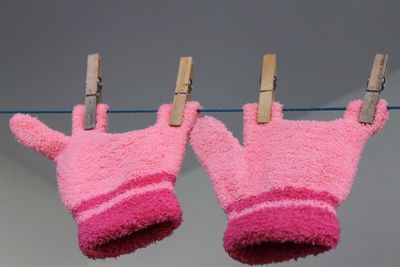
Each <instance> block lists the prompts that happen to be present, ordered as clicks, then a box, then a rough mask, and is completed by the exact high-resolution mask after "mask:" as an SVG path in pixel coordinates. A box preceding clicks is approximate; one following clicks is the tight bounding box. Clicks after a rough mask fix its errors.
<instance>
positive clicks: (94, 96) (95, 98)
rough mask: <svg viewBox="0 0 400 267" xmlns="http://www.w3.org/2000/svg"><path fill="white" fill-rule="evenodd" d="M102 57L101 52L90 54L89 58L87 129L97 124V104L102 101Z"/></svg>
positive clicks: (86, 102) (86, 97)
mask: <svg viewBox="0 0 400 267" xmlns="http://www.w3.org/2000/svg"><path fill="white" fill-rule="evenodd" d="M102 86H103V84H102V80H101V58H100V55H99V54H90V55H88V58H87V71H86V91H85V130H90V129H93V128H94V127H95V126H96V109H97V104H98V103H100V102H101V89H102Z"/></svg>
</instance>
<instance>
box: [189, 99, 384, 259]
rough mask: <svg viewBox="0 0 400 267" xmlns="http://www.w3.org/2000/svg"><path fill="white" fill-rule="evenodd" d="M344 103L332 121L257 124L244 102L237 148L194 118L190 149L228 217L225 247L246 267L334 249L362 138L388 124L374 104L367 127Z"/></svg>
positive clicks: (218, 128)
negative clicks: (342, 110)
mask: <svg viewBox="0 0 400 267" xmlns="http://www.w3.org/2000/svg"><path fill="white" fill-rule="evenodd" d="M361 105H362V101H361V100H355V101H352V102H351V103H349V105H348V106H347V109H346V111H345V113H344V117H343V118H341V119H336V120H332V121H305V120H298V121H294V120H293V121H291V120H285V119H283V113H282V105H281V104H279V103H276V102H275V103H274V104H273V108H272V120H271V122H270V123H267V124H257V122H256V118H257V104H246V105H244V107H243V109H244V135H243V139H244V140H243V143H244V144H243V146H241V145H240V144H239V141H238V140H237V139H236V138H234V137H233V135H232V133H231V132H229V131H228V130H227V129H226V127H225V126H224V125H223V124H222V123H221V122H220V121H218V120H216V119H214V118H212V117H207V116H206V117H204V118H201V119H199V120H198V122H197V123H196V125H195V126H194V128H193V130H192V133H191V145H192V147H193V149H194V151H195V153H196V155H197V157H198V159H199V161H200V163H201V164H202V166H203V167H204V168H205V170H206V171H207V173H208V174H209V176H210V178H211V180H212V183H213V185H214V188H215V191H216V194H217V197H218V199H219V202H220V204H221V206H222V207H223V209H224V212H225V214H226V215H227V217H228V226H227V229H226V231H225V234H224V247H225V250H226V251H227V252H228V253H229V255H230V256H231V257H232V258H234V259H236V260H238V261H240V262H242V263H247V264H251V265H253V264H265V263H275V262H282V261H286V260H290V259H297V258H299V257H305V256H307V255H310V254H313V255H317V254H318V253H321V252H324V251H326V250H329V249H331V248H334V247H335V246H336V245H337V243H338V241H339V236H340V225H339V221H338V219H337V217H336V208H337V207H338V206H339V205H340V203H341V202H342V201H343V200H344V199H345V198H346V196H347V195H348V194H349V192H350V189H351V186H352V184H353V181H354V177H355V175H356V171H357V167H358V163H359V160H360V156H361V153H362V150H363V147H364V145H365V144H366V142H367V140H368V138H369V137H370V136H371V135H373V134H375V133H377V132H378V131H379V130H381V129H382V128H383V126H384V124H385V122H386V121H387V120H388V115H389V113H388V111H387V107H386V106H387V103H386V101H384V100H380V102H379V104H378V106H377V110H376V115H375V120H374V122H373V124H372V125H367V124H361V123H359V122H358V117H359V114H360V110H361Z"/></svg>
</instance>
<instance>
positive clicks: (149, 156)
mask: <svg viewBox="0 0 400 267" xmlns="http://www.w3.org/2000/svg"><path fill="white" fill-rule="evenodd" d="M199 107H200V106H199V104H198V103H197V102H188V103H187V104H186V106H185V112H184V120H183V124H182V125H181V126H180V127H171V126H169V124H168V123H169V117H170V112H171V105H169V104H164V105H162V106H161V107H160V108H159V110H158V114H157V122H156V123H155V124H154V125H153V126H150V127H148V128H146V129H142V130H134V131H130V132H126V133H118V134H111V133H107V132H106V129H107V125H108V119H107V109H108V106H107V105H105V104H99V105H98V107H97V114H96V116H97V123H96V128H95V129H93V130H89V131H85V130H84V115H85V107H84V106H83V105H78V106H75V108H74V110H73V118H72V135H71V136H66V135H64V134H62V133H60V132H57V131H55V130H52V129H50V128H48V127H47V126H46V125H44V124H43V123H42V122H40V121H39V120H38V119H36V118H33V117H31V116H29V115H23V114H16V115H15V116H13V117H12V118H11V120H10V128H11V131H12V133H13V134H14V135H15V137H16V139H17V140H18V141H19V142H20V143H22V144H23V145H25V146H27V147H30V148H33V149H34V150H36V151H38V152H39V153H41V154H43V155H45V156H46V157H48V158H49V159H51V160H54V161H55V162H56V164H57V180H58V188H59V192H60V196H61V199H62V202H63V203H64V205H65V207H66V208H67V210H68V211H69V212H70V213H71V214H72V216H73V217H74V219H75V220H76V222H77V224H78V240H79V246H80V249H81V250H82V252H83V253H84V254H85V255H86V256H88V257H89V258H107V257H117V256H119V255H122V254H126V253H130V252H133V251H135V250H136V249H138V248H142V247H145V246H147V245H149V244H151V243H153V242H155V241H158V240H161V239H163V238H165V237H166V236H169V235H170V234H171V233H172V232H173V230H174V229H176V228H177V227H178V226H179V225H180V223H181V221H182V211H181V208H180V205H179V203H178V201H177V199H176V196H175V192H174V183H175V179H176V177H177V175H178V174H179V170H180V167H181V164H182V161H183V157H184V154H185V147H186V143H187V140H188V136H189V133H190V131H191V129H192V127H193V125H194V123H195V122H196V120H197V117H198V112H197V109H198V108H199Z"/></svg>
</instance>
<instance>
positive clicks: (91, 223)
mask: <svg viewBox="0 0 400 267" xmlns="http://www.w3.org/2000/svg"><path fill="white" fill-rule="evenodd" d="M155 176H156V177H155ZM137 180H140V181H141V185H140V187H139V189H138V188H137V186H138V184H136V183H130V185H129V184H128V185H124V186H123V187H124V189H123V190H122V191H121V190H119V191H118V190H116V192H115V193H117V194H118V195H115V196H101V197H98V198H97V200H96V201H93V200H91V201H90V202H86V203H83V205H81V208H83V209H84V210H83V211H75V214H74V216H75V217H76V219H77V221H78V239H79V246H80V249H81V251H82V252H83V254H85V255H86V256H87V257H89V258H92V259H104V258H108V257H117V256H120V255H123V254H127V253H131V252H133V251H135V250H136V249H139V248H143V247H146V246H148V245H149V244H151V243H153V242H155V241H159V240H161V239H163V238H165V237H167V236H169V235H171V234H172V232H173V231H174V230H175V229H176V228H177V227H178V226H179V225H180V224H181V222H182V210H181V208H180V205H179V202H178V200H177V199H176V196H175V193H174V191H173V182H174V181H175V178H174V177H172V176H171V177H170V176H168V175H165V174H156V175H152V176H149V177H143V179H137ZM143 181H149V183H144V184H143ZM146 188H147V189H149V188H150V189H152V190H150V191H146ZM139 191H140V193H137V192H139ZM130 192H133V193H130ZM123 194H128V195H129V197H127V198H124V200H123V201H119V202H117V203H116V204H114V205H112V206H110V207H108V208H107V209H106V210H102V212H100V213H98V214H94V215H91V216H90V217H89V218H86V217H84V215H85V214H84V212H85V211H87V210H89V212H90V209H89V208H88V206H89V207H92V206H94V208H97V207H98V206H99V204H98V205H94V203H95V202H98V201H101V203H100V205H101V204H102V203H107V204H106V205H110V204H108V203H113V201H114V200H113V199H115V198H118V197H119V196H121V195H123ZM91 202H93V203H91ZM81 218H83V219H81Z"/></svg>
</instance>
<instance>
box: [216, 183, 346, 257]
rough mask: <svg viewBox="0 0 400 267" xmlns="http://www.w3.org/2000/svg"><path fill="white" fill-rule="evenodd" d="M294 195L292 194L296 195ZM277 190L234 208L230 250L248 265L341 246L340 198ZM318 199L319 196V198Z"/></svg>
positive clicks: (230, 213)
mask: <svg viewBox="0 0 400 267" xmlns="http://www.w3.org/2000/svg"><path fill="white" fill-rule="evenodd" d="M290 191H291V192H290ZM298 191H299V190H298V189H296V190H295V189H291V188H288V190H286V189H285V190H279V191H278V190H276V191H273V192H268V193H265V194H263V195H260V196H257V197H252V200H253V201H251V200H249V199H246V200H244V201H241V203H235V204H233V205H231V206H230V207H229V208H228V219H229V221H228V227H227V229H226V231H225V234H224V247H225V250H226V251H227V252H228V254H229V255H230V256H231V257H232V258H234V259H236V260H238V261H240V262H242V263H246V264H250V265H255V264H267V263H278V262H283V261H287V260H290V259H298V258H300V257H306V256H307V255H317V254H319V253H322V252H324V251H327V250H330V249H332V248H335V247H336V245H337V243H338V241H339V236H340V225H339V221H338V219H337V217H336V213H335V209H334V207H335V206H336V203H334V201H333V200H334V198H332V197H328V198H325V197H326V196H327V195H326V193H323V194H321V193H314V192H307V191H308V190H306V189H304V190H300V191H301V193H299V192H298ZM314 197H315V198H314Z"/></svg>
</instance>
